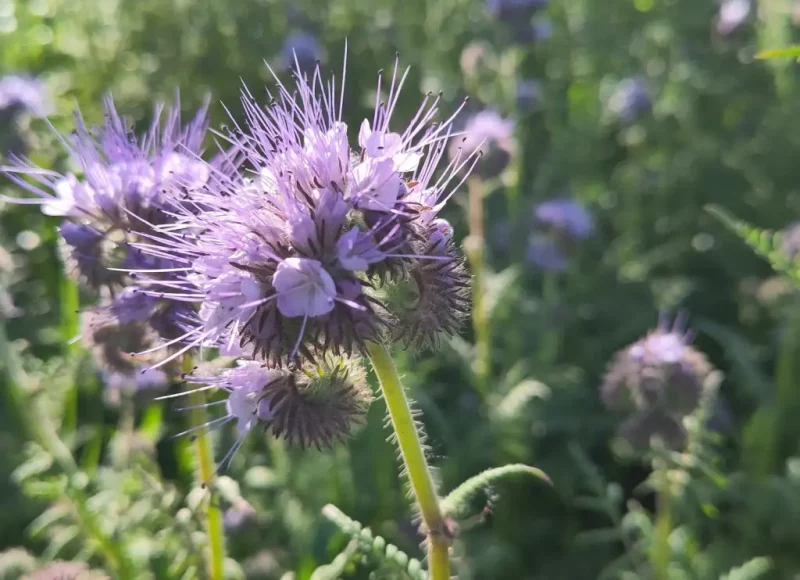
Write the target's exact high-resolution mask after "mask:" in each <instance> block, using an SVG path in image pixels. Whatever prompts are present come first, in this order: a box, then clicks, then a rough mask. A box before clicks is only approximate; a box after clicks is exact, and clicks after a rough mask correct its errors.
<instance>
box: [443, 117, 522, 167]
mask: <svg viewBox="0 0 800 580" xmlns="http://www.w3.org/2000/svg"><path fill="white" fill-rule="evenodd" d="M464 132H465V133H466V135H464V136H458V137H454V138H453V139H452V140H451V141H450V146H449V154H450V158H451V159H457V158H459V157H464V156H465V155H472V154H474V153H475V152H477V151H481V152H482V153H483V155H482V157H481V160H480V161H479V162H478V164H477V167H476V170H477V172H478V173H479V174H480V175H481V176H483V177H496V176H497V175H499V174H500V173H502V171H503V169H505V168H506V166H507V165H508V163H509V161H510V160H511V157H512V155H513V153H514V151H515V146H514V121H512V120H511V119H505V118H503V117H502V116H501V115H500V114H499V113H498V112H497V111H494V110H492V109H485V110H483V111H480V112H479V113H476V114H475V115H473V116H471V117H469V118H468V119H467V121H466V123H465V125H464Z"/></svg>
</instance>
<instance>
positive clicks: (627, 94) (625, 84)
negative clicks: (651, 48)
mask: <svg viewBox="0 0 800 580" xmlns="http://www.w3.org/2000/svg"><path fill="white" fill-rule="evenodd" d="M606 106H607V108H608V111H609V112H610V113H611V115H613V117H614V118H616V119H619V120H620V121H621V122H623V123H632V122H634V121H636V120H637V119H639V118H641V117H642V116H643V115H646V114H647V113H649V112H650V111H651V110H652V107H653V101H652V99H651V97H650V91H649V89H648V88H647V83H646V82H645V81H644V79H642V78H640V77H631V78H627V79H624V80H622V81H621V82H620V83H619V84H618V85H617V87H616V89H615V90H614V92H613V93H612V94H611V96H610V97H609V99H608V102H607V103H606Z"/></svg>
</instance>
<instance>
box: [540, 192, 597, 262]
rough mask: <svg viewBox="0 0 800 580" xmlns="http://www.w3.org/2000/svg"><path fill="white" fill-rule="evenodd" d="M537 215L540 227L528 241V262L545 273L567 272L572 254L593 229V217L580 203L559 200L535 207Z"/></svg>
mask: <svg viewBox="0 0 800 580" xmlns="http://www.w3.org/2000/svg"><path fill="white" fill-rule="evenodd" d="M534 216H535V220H536V226H537V227H536V230H535V231H534V233H533V234H531V237H530V240H529V242H528V261H529V262H531V263H533V264H535V265H536V266H538V267H539V268H542V269H543V270H550V271H554V272H560V271H563V270H566V269H567V267H568V266H569V260H568V254H569V252H570V251H571V250H572V248H573V247H574V246H575V245H576V244H577V243H579V242H581V241H583V240H585V239H586V238H588V237H589V236H590V235H591V233H592V230H593V229H594V223H593V220H592V215H591V214H590V213H589V212H588V211H587V210H586V208H584V207H583V206H582V205H580V204H578V203H577V202H574V201H572V200H570V199H566V198H557V199H551V200H549V201H545V202H543V203H540V204H539V205H538V206H536V209H535V210H534Z"/></svg>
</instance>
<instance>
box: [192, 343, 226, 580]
mask: <svg viewBox="0 0 800 580" xmlns="http://www.w3.org/2000/svg"><path fill="white" fill-rule="evenodd" d="M193 364H194V363H193V362H192V357H191V356H190V355H184V357H183V372H185V373H189V372H191V371H192V366H193ZM205 402H206V401H205V393H204V392H202V391H193V392H191V393H190V394H189V404H190V405H191V406H192V407H194V408H193V409H192V414H191V417H192V426H193V427H198V426H200V425H205V424H206V423H208V416H207V414H206V409H205V407H204V406H203V405H204V404H205ZM194 451H195V455H196V457H197V476H198V479H199V481H200V485H204V486H205V485H208V484H209V483H210V482H211V478H212V477H213V476H214V472H215V471H216V466H215V464H214V451H213V449H212V448H211V440H210V436H209V434H208V433H207V432H205V431H203V430H202V429H201V430H199V431H198V432H197V436H196V437H195V439H194ZM206 534H207V536H208V577H209V578H210V580H223V578H224V574H225V572H224V568H225V531H224V528H223V523H222V512H221V511H220V508H219V506H218V505H216V504H215V503H214V501H213V497H212V498H211V500H210V501H209V502H208V508H207V511H206Z"/></svg>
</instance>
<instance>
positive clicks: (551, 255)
mask: <svg viewBox="0 0 800 580" xmlns="http://www.w3.org/2000/svg"><path fill="white" fill-rule="evenodd" d="M527 258H528V261H529V262H530V263H532V264H534V265H535V266H538V267H539V268H541V269H542V270H546V271H550V272H563V271H564V270H566V269H567V266H568V265H569V262H568V260H567V257H566V255H565V254H564V251H563V250H562V249H561V248H560V247H559V245H558V244H557V243H556V242H555V241H554V240H551V239H548V238H544V237H541V236H533V237H531V239H530V241H529V242H528V256H527Z"/></svg>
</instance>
